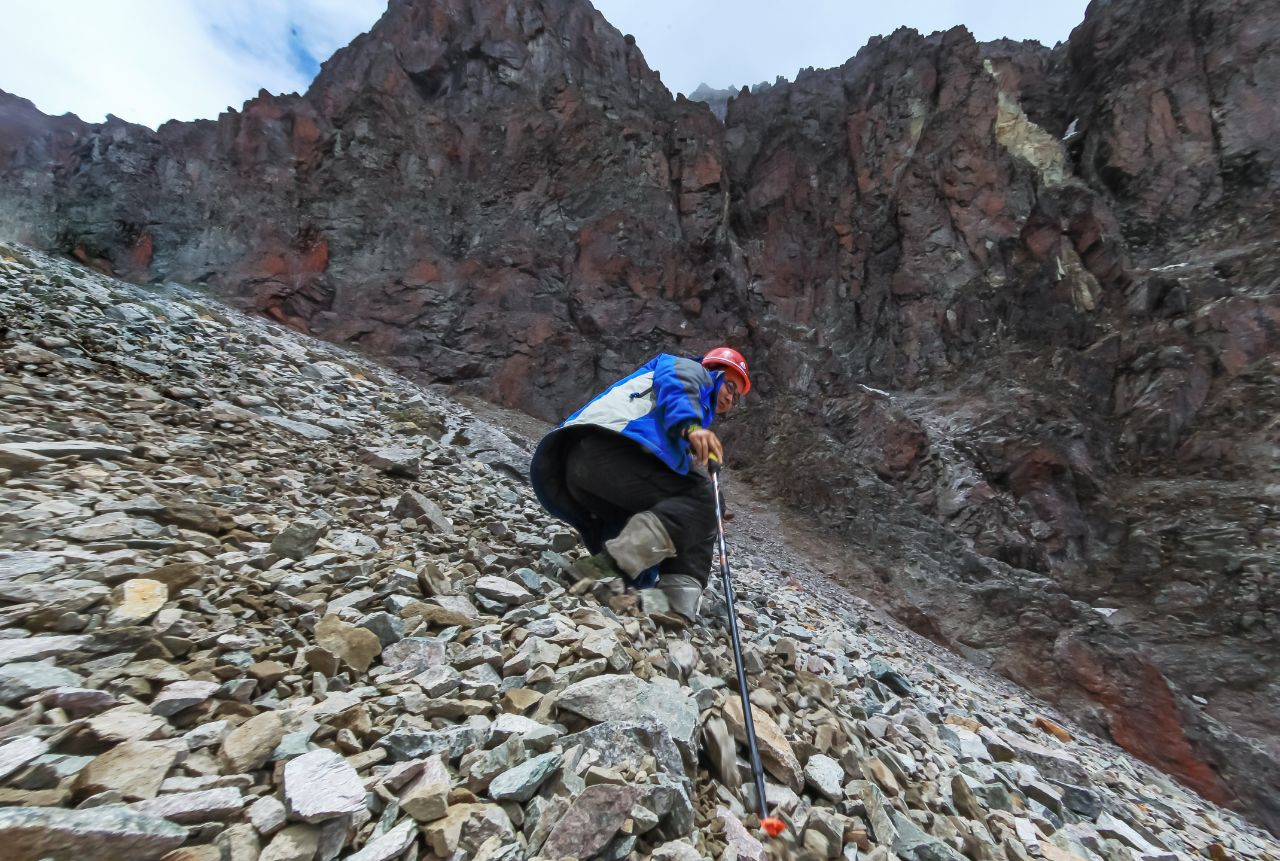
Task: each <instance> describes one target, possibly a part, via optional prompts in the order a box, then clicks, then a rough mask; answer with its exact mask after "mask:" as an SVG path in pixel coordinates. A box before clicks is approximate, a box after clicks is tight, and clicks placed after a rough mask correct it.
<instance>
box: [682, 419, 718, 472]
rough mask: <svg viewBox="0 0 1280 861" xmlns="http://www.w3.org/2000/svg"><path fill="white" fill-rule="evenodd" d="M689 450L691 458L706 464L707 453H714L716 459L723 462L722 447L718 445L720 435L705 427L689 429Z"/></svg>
mask: <svg viewBox="0 0 1280 861" xmlns="http://www.w3.org/2000/svg"><path fill="white" fill-rule="evenodd" d="M688 440H689V451H690V452H692V454H693V459H694V460H696V461H697V462H698V463H699V464H701V465H703V466H706V464H707V455H709V454H714V455H715V456H716V460H718V461H720V462H721V463H724V449H723V448H722V447H721V445H720V437H718V436H716V435H715V434H714V433H713V432H711V431H709V430H707V429H706V428H695V429H693V430H691V431H689V435H688Z"/></svg>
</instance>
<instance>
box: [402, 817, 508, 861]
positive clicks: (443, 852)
mask: <svg viewBox="0 0 1280 861" xmlns="http://www.w3.org/2000/svg"><path fill="white" fill-rule="evenodd" d="M423 834H424V835H425V836H426V838H427V845H428V846H430V847H431V851H432V852H434V853H435V854H436V855H439V856H441V857H443V858H447V857H450V856H451V855H453V853H454V852H456V851H458V850H461V851H462V852H464V853H467V854H470V853H472V852H474V851H475V850H476V849H478V848H479V847H480V846H481V845H483V844H484V843H485V841H487V840H490V839H491V838H494V837H496V838H498V839H499V840H500V841H501V843H500V845H509V844H511V843H514V842H515V829H514V828H513V827H512V825H511V819H510V817H508V816H507V814H506V813H505V812H504V811H503V809H502V808H501V807H499V806H498V805H496V804H455V805H453V806H451V807H450V808H449V812H448V814H446V815H445V817H444V818H443V819H437V820H436V821H435V822H432V823H431V824H430V825H427V826H426V827H425V828H423Z"/></svg>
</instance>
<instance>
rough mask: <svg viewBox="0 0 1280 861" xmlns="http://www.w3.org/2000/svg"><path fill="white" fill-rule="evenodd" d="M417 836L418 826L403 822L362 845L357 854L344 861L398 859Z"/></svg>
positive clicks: (388, 860)
mask: <svg viewBox="0 0 1280 861" xmlns="http://www.w3.org/2000/svg"><path fill="white" fill-rule="evenodd" d="M417 836H418V824H417V823H416V822H414V821H413V820H411V819H409V820H405V821H404V822H401V823H400V824H399V825H397V826H396V827H394V828H392V829H391V830H390V831H387V832H385V833H383V834H381V835H379V836H377V837H375V838H373V839H372V840H370V841H369V842H368V843H366V844H365V845H364V848H362V849H361V850H360V851H359V852H354V853H352V854H350V855H348V856H347V858H346V861H391V859H392V858H397V857H399V856H400V855H401V854H402V853H403V852H404V851H405V850H406V849H408V848H409V847H410V846H411V845H412V844H413V841H414V839H415V838H416V837H417Z"/></svg>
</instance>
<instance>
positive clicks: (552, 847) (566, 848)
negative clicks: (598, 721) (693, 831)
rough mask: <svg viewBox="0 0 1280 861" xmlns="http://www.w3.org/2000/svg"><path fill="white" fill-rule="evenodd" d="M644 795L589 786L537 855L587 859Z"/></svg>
mask: <svg viewBox="0 0 1280 861" xmlns="http://www.w3.org/2000/svg"><path fill="white" fill-rule="evenodd" d="M643 794H644V792H643V790H642V789H641V788H640V787H638V786H614V785H612V784H608V783H599V784H596V785H595V786H588V787H587V788H586V789H585V790H583V792H582V794H581V795H579V796H578V797H577V799H575V800H574V802H573V804H572V805H571V806H570V807H569V809H568V810H567V811H566V812H565V814H564V816H562V817H561V818H560V821H559V822H557V823H556V824H555V826H554V827H553V828H552V830H551V835H550V836H549V837H548V838H547V842H546V843H544V844H543V845H542V849H541V850H540V851H539V853H538V854H540V855H542V856H543V857H546V858H562V857H564V856H566V855H571V856H574V857H576V858H590V857H591V856H593V855H595V854H596V853H597V852H599V851H600V850H602V849H604V847H606V846H608V845H609V841H610V840H612V839H613V837H614V835H615V834H617V833H618V829H620V828H621V827H622V826H623V823H625V822H626V820H627V818H628V817H629V816H630V814H631V808H632V807H634V806H635V803H636V802H637V801H639V800H640V798H641V797H642V796H643ZM762 861H763V859H762Z"/></svg>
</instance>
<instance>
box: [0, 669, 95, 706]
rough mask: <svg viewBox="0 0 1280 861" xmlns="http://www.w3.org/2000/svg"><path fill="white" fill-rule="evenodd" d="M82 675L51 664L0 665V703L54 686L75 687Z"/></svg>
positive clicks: (16, 699)
mask: <svg viewBox="0 0 1280 861" xmlns="http://www.w3.org/2000/svg"><path fill="white" fill-rule="evenodd" d="M83 681H84V678H83V677H82V675H79V674H78V673H73V672H72V670H69V669H64V668H61V667H54V665H52V664H41V663H17V664H8V665H5V667H0V704H9V702H17V701H18V700H22V699H23V697H27V696H31V695H32V693H40V692H41V691H47V690H50V688H55V687H77V686H79V684H81V682H83Z"/></svg>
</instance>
